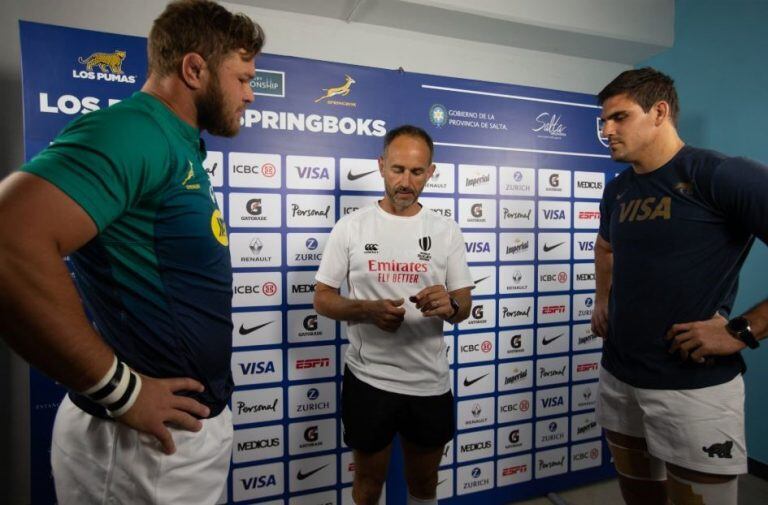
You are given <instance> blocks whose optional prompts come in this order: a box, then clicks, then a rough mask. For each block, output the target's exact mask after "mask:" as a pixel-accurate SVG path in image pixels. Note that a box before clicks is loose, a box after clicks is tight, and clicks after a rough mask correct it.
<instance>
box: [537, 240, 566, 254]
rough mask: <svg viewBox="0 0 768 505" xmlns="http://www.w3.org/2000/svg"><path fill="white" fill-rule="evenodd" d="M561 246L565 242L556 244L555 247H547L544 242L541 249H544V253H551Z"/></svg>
mask: <svg viewBox="0 0 768 505" xmlns="http://www.w3.org/2000/svg"><path fill="white" fill-rule="evenodd" d="M563 244H565V242H558V243H557V244H555V245H549V244H547V243H546V242H544V246H543V247H542V249H544V252H550V251H552V250H554V249H557V248H558V247H560V246H561V245H563Z"/></svg>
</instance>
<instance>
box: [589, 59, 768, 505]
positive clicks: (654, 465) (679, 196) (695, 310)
mask: <svg viewBox="0 0 768 505" xmlns="http://www.w3.org/2000/svg"><path fill="white" fill-rule="evenodd" d="M598 97H599V100H600V103H601V104H602V114H601V118H602V121H603V128H602V133H603V136H604V137H606V138H607V139H608V142H609V147H610V150H611V157H612V158H613V159H614V160H616V161H621V162H627V163H629V164H631V167H629V168H627V169H626V170H624V171H623V172H622V173H621V174H619V175H618V176H617V177H616V178H615V179H614V180H612V181H610V182H609V183H608V184H607V186H606V188H605V192H604V194H603V199H602V202H601V204H600V219H601V221H600V231H599V235H598V237H597V241H596V244H595V270H596V274H597V294H596V304H595V311H594V314H593V316H592V328H593V331H594V332H595V333H596V334H597V335H599V336H602V337H604V338H605V343H604V351H603V360H602V370H601V375H600V387H599V391H600V393H599V399H598V406H597V411H598V420H599V422H600V423H601V425H602V426H603V427H604V428H605V430H606V434H607V438H608V445H609V447H610V449H611V453H612V454H613V459H614V462H615V465H616V470H617V472H618V473H619V482H620V485H621V490H622V494H623V496H624V499H625V500H626V502H627V503H628V504H644V505H648V504H659V505H661V504H666V503H667V499H669V500H670V502H671V503H706V504H722V505H735V504H736V493H737V487H736V486H737V480H736V476H737V475H738V474H740V473H744V472H746V470H747V460H746V446H745V442H744V384H743V381H742V378H741V374H742V373H743V372H744V362H743V360H742V357H741V354H740V351H741V350H742V349H744V348H745V347H756V346H757V345H758V342H757V340H759V339H760V338H763V337H765V335H766V334H768V302H766V301H763V302H761V303H760V304H759V305H757V306H756V307H754V308H753V309H751V310H749V311H747V312H746V313H745V314H742V315H737V316H736V317H731V314H730V312H731V309H732V305H733V302H734V299H735V296H736V287H737V282H738V275H739V270H740V269H741V266H742V264H743V262H744V259H745V258H746V257H747V254H748V253H749V250H750V248H751V246H752V244H753V243H754V239H755V237H758V238H760V239H761V240H762V241H763V242H765V241H767V240H768V199H767V198H766V197H765V195H766V194H767V193H768V167H765V166H763V165H760V164H758V163H756V162H754V161H751V160H748V159H744V158H731V157H727V156H724V155H722V154H719V153H716V152H713V151H706V150H703V149H697V148H694V147H690V146H686V145H685V144H684V143H683V141H682V140H681V139H680V137H679V136H678V133H677V116H678V99H677V92H676V91H675V87H674V83H673V81H672V79H670V78H669V77H668V76H666V75H664V74H662V73H661V72H658V71H656V70H654V69H652V68H642V69H638V70H628V71H626V72H623V73H622V74H620V75H619V76H618V77H617V78H616V79H614V80H613V81H612V82H611V83H610V84H608V85H607V86H606V87H605V89H603V90H602V91H601V92H600V94H599V95H598ZM729 317H730V320H729V319H728V318H729Z"/></svg>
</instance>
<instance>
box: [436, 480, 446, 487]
mask: <svg viewBox="0 0 768 505" xmlns="http://www.w3.org/2000/svg"><path fill="white" fill-rule="evenodd" d="M447 480H448V479H443V480H441V481H439V482H438V483H437V485H438V486H439V485H440V484H442V483H443V482H445V481H447Z"/></svg>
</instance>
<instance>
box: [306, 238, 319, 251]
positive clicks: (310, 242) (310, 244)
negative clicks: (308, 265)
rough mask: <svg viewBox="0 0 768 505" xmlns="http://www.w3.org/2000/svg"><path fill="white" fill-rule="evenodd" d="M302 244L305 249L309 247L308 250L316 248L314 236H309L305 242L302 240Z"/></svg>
mask: <svg viewBox="0 0 768 505" xmlns="http://www.w3.org/2000/svg"><path fill="white" fill-rule="evenodd" d="M304 245H306V246H307V249H309V250H310V251H314V250H315V249H317V239H316V238H314V237H310V238H308V239H307V241H306V242H304Z"/></svg>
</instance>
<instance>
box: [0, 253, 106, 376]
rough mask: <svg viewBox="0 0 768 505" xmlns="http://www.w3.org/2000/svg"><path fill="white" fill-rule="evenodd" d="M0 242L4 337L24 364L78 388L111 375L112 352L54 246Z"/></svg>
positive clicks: (0, 318) (0, 299) (0, 315)
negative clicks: (90, 321)
mask: <svg viewBox="0 0 768 505" xmlns="http://www.w3.org/2000/svg"><path fill="white" fill-rule="evenodd" d="M9 242H10V241H9V240H8V239H5V240H2V242H1V243H0V285H1V286H3V289H2V293H1V294H0V320H2V321H3V324H2V337H3V338H4V339H5V340H6V342H7V343H8V345H9V346H10V347H11V348H13V349H14V350H15V351H16V352H17V353H18V354H19V355H21V356H22V357H23V358H24V359H25V360H27V361H29V362H30V363H31V364H32V365H33V366H35V367H36V368H38V369H40V370H41V371H42V372H44V373H45V374H46V375H48V376H50V377H51V378H53V379H55V380H57V381H58V382H60V383H62V384H64V385H66V386H68V387H70V388H72V389H75V390H79V391H82V390H85V389H87V388H89V387H90V386H92V385H93V384H95V383H97V382H98V381H99V379H101V377H102V376H104V374H106V373H107V371H108V369H109V367H110V365H111V364H112V360H113V353H112V350H111V349H110V348H109V347H108V346H107V345H106V344H105V343H104V341H103V340H102V339H101V337H100V336H99V335H98V334H97V333H96V332H95V331H94V330H93V328H92V327H91V325H90V324H89V322H88V320H87V318H86V317H85V314H84V312H83V309H82V306H81V304H80V299H79V296H78V293H77V291H76V290H75V287H74V285H73V283H72V280H71V277H70V275H69V272H68V270H67V268H66V266H65V265H64V262H63V261H62V259H61V258H60V257H59V255H58V253H57V252H56V251H54V250H51V249H55V248H49V250H48V252H45V251H44V250H41V249H40V248H39V247H37V246H35V247H30V246H28V245H27V244H24V243H22V244H16V245H13V244H10V243H9Z"/></svg>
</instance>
